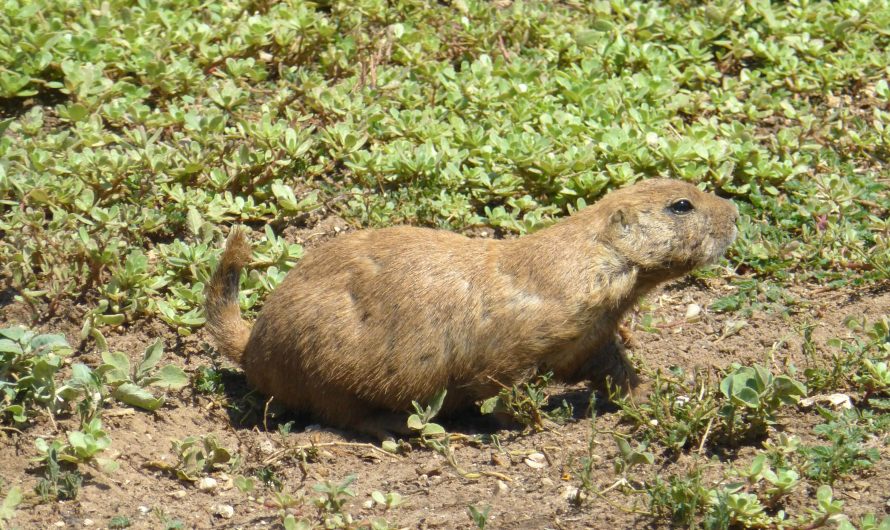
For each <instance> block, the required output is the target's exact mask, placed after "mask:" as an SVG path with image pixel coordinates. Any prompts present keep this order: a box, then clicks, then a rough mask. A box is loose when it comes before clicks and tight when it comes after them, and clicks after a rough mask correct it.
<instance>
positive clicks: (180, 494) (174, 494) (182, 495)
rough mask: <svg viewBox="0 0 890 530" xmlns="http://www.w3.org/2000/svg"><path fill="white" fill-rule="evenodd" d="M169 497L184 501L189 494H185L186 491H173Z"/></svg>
mask: <svg viewBox="0 0 890 530" xmlns="http://www.w3.org/2000/svg"><path fill="white" fill-rule="evenodd" d="M169 495H170V496H171V497H173V498H174V499H184V498H185V496H186V495H188V494H187V493H186V492H185V490H176V491H171V492H170V493H169Z"/></svg>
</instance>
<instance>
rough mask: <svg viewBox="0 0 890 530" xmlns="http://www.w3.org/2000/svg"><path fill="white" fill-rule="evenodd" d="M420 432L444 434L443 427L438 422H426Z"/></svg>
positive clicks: (424, 434)
mask: <svg viewBox="0 0 890 530" xmlns="http://www.w3.org/2000/svg"><path fill="white" fill-rule="evenodd" d="M420 434H421V435H423V436H432V435H438V434H445V428H444V427H442V426H441V425H439V424H438V423H427V424H426V425H424V426H423V430H422V431H420Z"/></svg>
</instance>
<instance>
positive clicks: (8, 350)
mask: <svg viewBox="0 0 890 530" xmlns="http://www.w3.org/2000/svg"><path fill="white" fill-rule="evenodd" d="M71 351H72V350H71V347H70V346H69V345H68V341H67V340H65V336H64V335H53V334H47V335H40V334H37V333H35V332H33V331H31V330H27V329H25V328H23V327H12V328H5V329H0V421H10V420H11V421H12V422H13V423H24V422H26V421H27V420H28V418H30V417H33V416H34V414H36V412H37V411H38V410H47V411H49V412H50V413H51V414H52V413H54V412H56V411H57V410H58V408H59V407H60V406H61V405H62V404H63V403H64V399H63V397H62V395H61V385H59V384H58V382H57V378H56V374H57V373H58V372H59V370H60V369H61V368H62V362H63V359H64V358H65V357H67V356H68V355H70V354H71Z"/></svg>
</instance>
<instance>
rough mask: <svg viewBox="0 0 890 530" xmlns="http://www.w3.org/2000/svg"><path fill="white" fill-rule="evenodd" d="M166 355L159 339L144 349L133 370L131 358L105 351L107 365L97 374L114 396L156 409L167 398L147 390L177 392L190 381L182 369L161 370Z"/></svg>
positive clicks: (175, 367)
mask: <svg viewBox="0 0 890 530" xmlns="http://www.w3.org/2000/svg"><path fill="white" fill-rule="evenodd" d="M163 354H164V345H163V342H161V341H160V340H158V341H156V342H155V343H154V344H152V345H151V346H149V347H148V348H146V349H145V352H144V353H143V355H142V360H141V361H140V362H139V364H138V365H136V366H135V367H132V368H131V367H130V359H129V358H128V357H127V355H126V354H125V353H122V352H105V353H103V354H102V360H103V361H104V363H103V364H102V365H101V366H99V368H98V369H96V373H97V375H98V376H99V377H100V378H102V379H103V380H104V382H105V383H106V384H107V385H108V386H110V387H111V395H112V396H114V398H115V399H117V400H119V401H122V402H124V403H126V404H128V405H132V406H134V407H138V408H141V409H145V410H156V409H157V408H158V407H160V406H161V405H163V404H164V398H163V397H158V396H155V395H154V394H152V393H151V392H150V391H149V390H148V387H152V386H154V387H158V388H163V389H170V390H178V389H180V388H183V387H184V386H186V385H187V384H188V382H189V379H188V376H187V375H186V374H185V372H183V371H182V369H181V368H179V367H178V366H175V365H173V364H166V365H164V366H161V367H160V368H158V363H160V362H161V357H162V356H163Z"/></svg>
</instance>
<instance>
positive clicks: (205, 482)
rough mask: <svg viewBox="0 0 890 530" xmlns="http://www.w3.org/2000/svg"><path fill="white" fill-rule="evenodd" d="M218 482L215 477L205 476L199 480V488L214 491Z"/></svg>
mask: <svg viewBox="0 0 890 530" xmlns="http://www.w3.org/2000/svg"><path fill="white" fill-rule="evenodd" d="M216 486H217V482H216V479H215V478H213V477H204V478H202V479H201V481H200V482H198V489H199V490H201V491H213V490H215V489H216Z"/></svg>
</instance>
